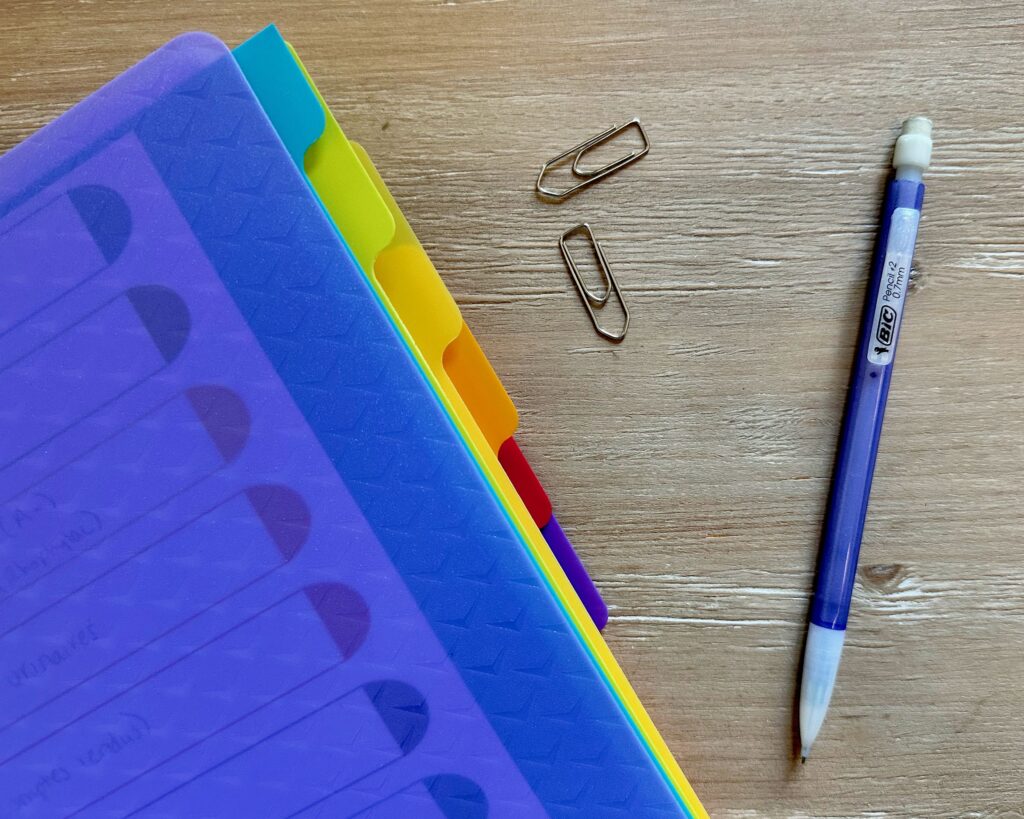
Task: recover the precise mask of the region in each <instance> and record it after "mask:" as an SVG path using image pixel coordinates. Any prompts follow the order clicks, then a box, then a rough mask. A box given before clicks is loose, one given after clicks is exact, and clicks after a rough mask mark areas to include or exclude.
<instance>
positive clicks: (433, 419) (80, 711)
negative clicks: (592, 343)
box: [0, 34, 699, 819]
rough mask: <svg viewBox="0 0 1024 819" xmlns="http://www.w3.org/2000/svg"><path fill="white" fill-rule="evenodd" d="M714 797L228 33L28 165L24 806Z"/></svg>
mask: <svg viewBox="0 0 1024 819" xmlns="http://www.w3.org/2000/svg"><path fill="white" fill-rule="evenodd" d="M694 811H699V805H698V806H697V808H693V807H692V805H689V804H688V803H687V801H686V800H684V799H683V797H681V796H680V795H679V794H678V793H677V792H676V791H675V790H674V789H673V788H672V787H670V785H669V784H668V781H667V779H666V776H665V774H664V772H663V771H662V770H661V768H660V767H659V765H658V764H656V763H655V761H654V759H653V758H652V756H651V754H650V751H649V749H648V747H647V745H646V744H645V743H644V741H643V740H642V739H641V737H640V736H639V735H638V732H637V730H636V728H635V726H634V725H633V723H632V722H631V720H630V719H629V718H628V717H627V715H626V714H625V713H624V711H623V709H622V707H621V705H620V703H619V701H618V699H617V698H616V696H615V695H614V694H613V692H612V691H611V689H610V687H609V685H608V683H607V681H606V679H605V678H604V676H603V675H602V673H601V672H600V670H599V669H598V667H597V666H596V664H595V662H594V659H593V657H592V656H591V655H590V653H589V652H588V651H587V650H586V648H585V647H584V645H583V644H582V643H581V641H580V640H579V635H578V634H577V632H576V631H575V629H574V627H573V625H572V624H571V623H570V621H569V620H568V618H567V617H566V614H565V612H564V610H563V608H562V606H561V605H560V603H559V602H558V600H557V599H556V598H555V597H554V596H553V595H552V594H551V591H550V589H549V587H548V585H547V583H546V582H545V580H544V579H543V577H542V575H541V574H540V572H539V571H538V569H537V567H536V566H535V565H534V563H533V561H532V560H531V558H530V556H529V554H528V553H527V552H526V551H525V550H524V549H523V548H522V545H521V543H520V542H519V540H518V539H517V537H516V535H515V533H514V530H513V529H512V527H511V525H510V523H509V521H508V520H507V518H506V516H505V515H504V513H503V512H502V510H501V508H500V506H499V505H498V503H497V502H496V499H495V498H494V496H493V494H492V492H491V490H490V489H489V487H488V485H487V483H486V482H485V481H484V479H483V478H482V476H481V474H480V472H479V469H478V468H477V466H476V464H475V463H474V462H473V460H472V459H471V457H470V456H469V454H468V453H467V451H466V449H465V447H464V445H463V444H462V442H461V441H460V439H459V437H458V435H457V434H456V432H455V430H454V429H453V427H452V425H451V422H450V420H449V419H448V417H447V416H446V415H445V414H444V412H443V411H442V409H441V407H440V405H439V404H438V402H437V399H436V396H434V395H433V393H432V392H431V391H430V389H429V386H428V385H427V383H426V381H425V380H424V377H423V374H422V373H421V372H420V371H419V370H418V368H417V366H416V364H415V362H414V360H413V359H412V357H411V356H410V354H409V350H408V349H407V348H406V347H405V346H404V344H403V342H402V341H401V339H400V337H399V336H398V335H397V333H396V331H395V328H394V327H393V326H392V324H391V323H390V321H389V319H388V318H387V316H386V314H385V313H384V311H383V310H382V309H381V306H380V304H379V302H378V301H377V300H376V298H375V296H374V295H373V293H372V291H371V290H370V289H369V287H368V286H367V284H366V282H365V281H364V279H363V277H362V275H361V273H360V271H359V269H358V267H357V266H356V264H355V262H354V261H353V260H352V258H351V256H350V254H349V253H348V250H347V248H346V247H345V245H344V243H343V241H342V240H341V239H340V238H339V236H338V234H337V233H336V231H335V230H334V228H333V226H332V225H331V224H330V222H329V221H328V220H327V219H326V218H325V216H324V214H323V213H322V211H321V209H320V207H319V205H318V203H317V201H316V199H315V197H314V196H313V195H312V193H311V192H310V190H309V188H308V187H307V186H306V184H305V182H304V180H303V178H302V176H301V175H300V174H299V172H298V171H297V169H296V167H295V165H294V163H293V160H292V157H291V156H289V154H288V152H287V150H286V149H285V147H284V146H283V145H282V143H281V141H280V140H279V139H278V137H277V134H276V133H275V131H274V129H273V128H272V127H271V125H270V123H269V122H268V120H267V118H266V116H265V115H264V113H263V111H262V109H261V108H260V106H259V104H258V102H257V101H256V99H255V97H254V96H253V93H252V91H251V89H250V87H249V85H248V84H247V82H246V81H245V79H244V78H243V76H242V74H241V73H240V71H239V69H238V66H237V65H236V63H235V61H234V59H233V58H232V57H231V55H230V54H229V52H228V51H227V49H226V48H225V47H224V46H223V45H222V44H221V43H220V42H219V41H217V40H215V39H214V38H212V37H209V36H207V35H198V34H197V35H187V36H184V37H181V38H178V39H176V40H174V41H172V42H171V43H170V44H168V45H167V46H165V47H164V48H162V49H160V50H159V51H157V52H156V53H154V54H153V55H151V56H150V57H149V58H147V59H146V60H145V61H143V62H142V63H140V64H139V65H138V66H136V67H135V68H133V69H131V70H129V71H128V72H126V73H125V74H124V75H122V76H121V77H119V78H118V79H117V80H115V81H114V82H113V83H111V84H110V85H108V86H106V87H105V88H103V89H101V90H100V91H98V92H97V93H96V94H94V95H93V96H91V97H90V98H88V99H87V100H85V101H84V102H83V103H81V104H80V105H79V106H77V107H75V108H74V109H72V110H71V111H69V112H68V113H67V114H65V115H64V116H62V117H61V118H60V119H58V120H57V121H56V122H54V123H53V124H51V125H50V126H48V127H47V128H45V129H43V130H42V131H40V132H39V133H38V134H36V135H35V136H33V137H32V138H31V139H29V140H28V141H26V142H25V143H23V144H22V145H20V146H18V147H17V148H15V149H14V150H13V151H12V152H10V153H9V154H8V155H6V156H5V157H3V158H2V159H0V816H4V817H8V816H9V817H12V819H21V817H26V818H31V819H38V818H40V817H45V819H50V817H58V816H59V817H71V816H80V817H115V816H116V817H129V816H131V817H135V816H138V817H154V818H155V817H168V819H169V818H170V817H175V818H176V819H178V818H180V817H188V818H189V819H200V817H245V818H246V819H259V818H260V817H268V819H269V818H270V817H281V818H282V819H283V817H314V816H331V817H357V816H358V817H396V818H397V817H402V819H409V817H428V819H429V817H505V816H508V817H526V816H544V815H551V816H564V817H623V819H625V817H655V818H656V817H669V816H680V815H691V814H692V813H693V812H694Z"/></svg>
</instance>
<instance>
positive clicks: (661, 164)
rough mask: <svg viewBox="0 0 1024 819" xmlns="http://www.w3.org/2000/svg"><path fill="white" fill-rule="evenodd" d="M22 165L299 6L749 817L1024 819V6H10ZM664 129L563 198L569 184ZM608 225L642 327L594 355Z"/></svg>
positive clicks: (640, 677) (600, 570)
mask: <svg viewBox="0 0 1024 819" xmlns="http://www.w3.org/2000/svg"><path fill="white" fill-rule="evenodd" d="M2 5H3V11H4V27H5V33H4V41H3V45H4V47H3V48H2V49H0V148H4V149H6V148H7V147H10V146H11V145H13V144H15V143H16V142H17V141H19V140H21V139H23V138H24V137H26V136H27V135H28V134H29V133H31V132H32V131H34V130H35V129H36V128H38V127H40V126H42V125H43V124H45V123H46V122H47V121H49V120H50V119H52V118H53V117H55V116H57V115H58V114H59V113H60V112H61V111H63V110H64V109H65V108H67V107H68V106H69V105H71V104H72V103H74V102H75V101H77V100H78V99H80V98H81V97H82V96H84V95H85V94H87V93H88V92H90V91H92V90H93V89H95V88H96V87H98V86H99V85H100V84H102V83H103V82H105V81H107V80H108V79H110V78H112V77H113V76H115V75H116V74H117V73H119V72H120V71H122V70H124V69H125V68H127V67H128V66H129V65H130V64H132V63H133V62H135V61H136V60H138V59H139V58H141V57H143V56H144V55H145V54H147V53H148V52H149V51H151V50H152V49H153V48H155V47H157V46H158V45H160V44H161V43H163V42H164V41H166V40H167V39H169V38H170V37H172V36H173V35H175V34H177V33H180V32H181V31H184V30H190V29H205V30H209V31H211V32H213V33H215V34H217V35H218V36H220V37H221V38H222V39H224V40H225V41H226V42H227V43H229V44H230V45H234V44H237V43H238V42H240V41H241V40H243V39H244V38H246V37H247V36H248V35H249V34H251V33H252V32H254V31H256V30H257V29H259V28H261V27H262V26H263V25H264V24H265V23H266V22H268V21H277V22H278V23H279V24H280V25H281V26H282V28H283V30H284V31H285V33H286V35H287V36H288V37H289V39H290V40H291V41H292V42H293V43H294V44H295V45H296V47H297V48H298V49H299V51H300V53H301V54H302V56H303V58H304V60H305V62H306V64H307V66H308V67H309V69H310V71H311V72H312V73H313V75H314V76H315V77H316V78H317V80H318V82H319V85H320V88H321V90H322V91H323V93H324V96H325V98H326V99H327V101H328V102H329V104H330V105H331V106H332V108H333V110H334V111H335V112H336V114H337V115H338V117H339V118H340V119H341V121H342V122H343V124H344V125H345V127H346V129H347V131H348V132H349V134H350V136H352V137H353V138H355V139H357V140H359V141H360V142H362V143H363V144H364V145H365V146H366V148H367V149H368V150H369V152H370V154H371V155H372V156H373V157H375V158H376V160H377V163H378V166H379V167H380V170H381V172H382V174H383V175H384V177H385V178H386V179H387V180H388V182H389V183H390V184H391V186H392V189H393V191H394V193H395V196H396V198H397V199H398V201H399V202H400V204H401V205H402V207H403V208H404V209H405V211H406V213H407V215H408V217H409V220H410V222H411V223H412V224H413V225H414V227H415V229H416V230H417V232H418V234H419V236H420V237H421V238H422V239H423V241H424V243H425V244H426V245H427V247H428V250H429V251H430V252H431V254H432V256H433V258H434V260H435V262H436V264H437V266H438V268H439V269H440V270H441V271H442V272H443V274H444V276H445V278H446V281H447V282H448V284H449V286H450V288H451V290H452V292H453V293H454V295H455V297H456V299H457V300H458V302H459V303H460V305H462V307H463V310H464V313H465V315H466V318H467V320H468V321H469V323H470V325H471V327H472V328H473V329H474V331H475V332H476V334H477V336H478V338H479V339H480V341H481V342H482V344H483V345H484V347H485V349H486V350H487V351H488V352H489V353H490V355H491V357H492V361H493V363H494V365H495V367H496V369H497V370H498V372H499V373H500V375H501V376H502V378H503V379H504V381H505V384H506V386H507V387H508V389H509V391H510V393H511V394H512V395H513V397H514V399H515V400H516V403H517V405H518V407H519V409H520V411H521V415H522V421H521V434H520V435H519V436H518V437H519V439H520V443H521V445H522V446H523V448H524V450H525V451H526V453H527V455H528V457H529V458H530V460H531V461H532V462H533V464H534V466H535V468H536V469H537V471H538V472H539V474H540V476H541V478H542V480H543V481H544V483H545V485H546V486H547V487H548V489H549V490H550V492H551V494H552V496H553V498H554V502H555V507H556V510H557V512H558V516H559V519H560V520H561V521H562V523H563V525H565V527H566V528H567V530H568V531H569V533H570V536H571V537H572V539H573V540H574V542H575V544H576V545H577V547H578V548H579V550H580V552H581V553H582V555H583V557H584V559H585V561H586V562H587V564H588V565H589V567H590V568H591V570H592V572H593V574H594V575H595V577H596V579H597V582H598V585H599V586H600V587H601V589H602V590H603V592H604V593H605V595H606V597H607V600H608V602H609V604H610V606H611V609H612V619H611V623H610V625H609V627H608V629H607V631H606V635H607V639H608V641H609V643H610V644H611V646H612V648H613V650H614V651H615V653H616V654H617V656H618V657H619V659H620V661H621V663H622V665H623V666H624V668H625V669H626V671H627V673H628V674H629V675H630V677H631V679H632V681H633V683H634V685H635V687H636V688H637V690H638V692H639V694H640V696H641V698H642V699H643V700H644V701H645V703H646V704H647V707H648V709H649V710H650V711H651V713H652V715H653V716H654V719H655V721H656V722H657V723H658V725H659V726H660V728H661V730H662V732H663V733H664V735H665V737H666V739H667V741H668V743H669V745H670V747H672V749H673V750H674V752H675V753H676V755H677V757H678V758H679V759H680V761H681V763H682V765H683V767H684V769H685V770H686V771H687V773H688V775H689V776H690V778H691V780H692V782H693V784H694V786H695V788H696V789H697V791H698V793H699V794H700V795H701V797H702V798H703V800H704V801H705V803H706V805H707V807H708V809H709V810H710V812H711V813H712V815H715V816H723V817H737V818H738V817H760V816H765V817H773V816H780V817H781V816H794V817H807V816H828V817H840V816H842V817H846V816H855V817H867V816H870V817H888V816H915V817H932V816H1021V815H1022V813H1024V553H1022V550H1024V523H1022V512H1021V510H1022V502H1024V493H1022V490H1021V486H1022V480H1024V474H1022V456H1024V420H1022V419H1024V400H1022V394H1024V388H1022V384H1024V321H1022V310H1024V184H1022V180H1024V150H1022V142H1024V93H1022V89H1024V84H1022V80H1024V76H1022V70H1021V64H1022V60H1021V55H1022V46H1024V20H1022V17H1024V10H1022V7H1021V5H1020V4H1019V3H1017V2H1005V3H1004V2H997V1H996V0H993V1H992V2H989V3H977V2H972V3H951V2H949V1H948V0H908V2H906V3H903V4H892V3H887V2H881V0H859V1H856V2H855V1H854V0H843V2H835V3H831V4H822V3H820V2H812V0H788V1H787V2H778V3H767V2H765V3H748V2H739V0H736V2H729V1H727V0H718V2H708V3H696V2H675V0H648V1H647V2H604V1H603V0H602V1H601V2H595V1H594V0H566V1H565V2H525V1H524V0H507V1H506V2H501V1H500V0H492V2H487V0H478V1H477V2H474V1H473V0H447V2H443V1H442V0H436V1H435V0H362V2H357V0H340V1H332V2H327V0H318V1H317V2H304V0H274V1H273V2H270V0H218V1H217V2H209V3H207V2H203V3H192V2H175V3H165V2H163V0H146V1H145V2H132V3H117V4H107V3H101V2H88V0H82V2H40V0H3V3H2ZM915 113H927V114H928V115H930V116H931V117H932V118H933V119H934V121H935V127H936V131H935V137H936V150H935V157H934V170H933V172H932V173H931V174H930V175H929V178H928V181H929V190H928V196H927V202H926V207H925V215H924V221H923V224H922V228H921V239H920V244H919V248H918V256H917V267H918V269H919V271H920V279H919V286H918V287H917V288H916V292H915V293H914V295H913V297H912V299H911V302H910V307H909V311H908V314H907V317H906V322H905V326H904V329H903V334H902V343H901V349H900V356H899V363H898V366H897V374H896V376H895V379H894V384H893V391H892V396H891V401H890V408H889V415H888V419H887V425H886V431H885V435H884V437H883V442H882V452H881V455H880V458H879V464H878V478H877V481H876V488H875V498H876V499H877V498H884V504H883V503H877V502H876V503H875V505H874V508H873V509H872V511H871V515H870V519H869V522H868V527H867V532H866V536H865V542H864V548H863V554H862V566H861V572H860V583H859V586H858V590H857V595H856V600H855V604H854V611H853V615H852V621H851V632H850V638H849V643H848V650H847V653H846V658H845V660H844V665H843V668H842V671H841V679H840V682H839V687H838V690H837V693H836V698H835V700H834V703H833V708H832V712H831V714H830V719H829V721H828V723H827V724H826V727H825V730H824V733H823V736H822V738H821V740H820V742H819V746H818V747H816V749H815V758H814V759H813V760H811V761H810V762H809V763H808V765H807V766H805V767H803V768H802V769H801V768H800V767H799V766H795V765H794V764H793V710H794V708H793V701H794V695H795V689H796V668H797V663H798V658H799V653H800V648H801V644H802V638H803V632H804V623H805V617H806V614H807V608H808V596H809V591H810V586H811V579H812V568H813V565H814V561H815V556H816V548H817V543H818V538H819V532H820V526H821V521H822V514H823V511H824V504H825V498H826V493H827V489H828V480H829V474H830V470H831V466H832V459H833V457H834V452H835V446H836V439H837V434H838V423H839V418H840V412H841V407H842V403H843V398H844V390H845V383H846V379H847V377H848V373H849V368H850V363H851V357H852V351H853V344H854V333H855V329H856V326H857V322H858V320H859V316H860V309H861V300H862V297H863V293H864V287H865V278H866V272H867V269H868V263H869V254H870V252H871V246H872V242H873V238H874V231H875V223H876V218H877V213H878V209H879V207H880V204H881V193H882V185H883V180H884V178H885V174H886V165H887V162H888V159H889V156H890V152H891V148H892V144H893V140H894V137H895V135H896V130H897V128H898V125H899V123H900V121H901V119H902V118H903V117H904V116H906V115H910V114H915ZM634 115H635V116H640V117H641V118H642V119H643V121H644V123H645V124H647V126H648V128H649V132H650V135H651V139H652V142H653V146H654V147H653V149H652V151H651V153H650V155H649V156H648V157H647V158H645V159H643V160H642V161H641V162H639V163H638V164H637V165H635V166H633V167H632V168H630V169H628V170H626V171H624V172H623V173H621V174H620V175H618V176H617V177H615V178H613V179H611V180H608V181H605V182H602V183H601V184H599V185H598V186H596V187H595V188H593V189H591V190H589V191H586V192H585V193H583V194H581V195H580V196H578V197H576V198H575V199H573V200H571V201H570V202H567V203H565V204H562V205H550V204H545V203H542V202H540V201H538V200H537V199H536V198H535V197H534V195H533V193H532V185H533V180H534V176H535V173H536V169H537V168H538V166H539V165H540V163H541V162H542V161H543V160H544V159H546V158H548V157H549V156H551V155H553V154H555V153H557V152H558V151H559V150H561V149H563V148H565V147H568V146H569V145H572V144H574V143H575V142H577V141H579V140H580V139H582V138H584V137H586V136H588V135H589V134H592V133H596V132H597V131H598V130H600V129H602V128H604V127H606V126H607V125H609V124H612V123H615V122H619V121H624V120H626V119H628V118H629V117H632V116H634ZM583 220H588V221H589V222H591V223H592V224H593V226H594V229H595V231H596V232H597V234H598V236H599V237H600V238H601V239H603V241H604V243H605V249H606V252H607V254H608V256H609V259H610V260H611V262H612V263H613V265H614V266H615V270H616V272H617V274H618V275H619V278H620V281H621V283H622V285H623V287H624V289H625V291H626V293H627V298H628V300H629V304H630V306H631V308H632V311H633V324H632V326H631V329H630V332H629V336H628V338H627V339H626V341H625V343H624V344H622V345H621V346H619V347H613V346H610V345H608V344H606V343H604V342H602V341H601V340H600V339H598V338H597V336H595V335H594V333H593V332H592V330H591V329H590V326H589V324H588V322H587V319H586V316H585V314H584V312H583V309H582V307H581V305H580V304H579V302H578V300H577V298H576V296H575V293H574V292H573V291H572V289H571V285H570V283H569V280H568V277H567V276H566V273H565V271H564V269H563V267H562V263H561V260H560V257H559V255H558V252H557V249H556V239H557V237H558V235H559V234H560V233H561V232H562V230H564V229H565V228H567V227H570V226H571V225H573V224H575V223H576V222H577V221H583Z"/></svg>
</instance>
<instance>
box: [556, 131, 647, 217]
mask: <svg viewBox="0 0 1024 819" xmlns="http://www.w3.org/2000/svg"><path fill="white" fill-rule="evenodd" d="M631 129H635V130H636V131H637V132H638V133H639V134H640V139H641V140H643V142H642V144H641V146H640V147H639V148H635V149H634V150H632V151H630V152H629V153H628V154H625V155H624V156H620V157H619V158H618V159H613V160H612V161H611V162H609V163H607V164H606V165H602V166H601V167H599V168H586V167H584V166H583V162H584V159H585V157H586V155H587V154H588V153H590V152H591V151H592V150H594V149H595V148H597V147H598V146H600V145H604V144H605V143H606V142H611V141H612V140H613V139H616V138H617V137H619V136H621V135H622V134H624V133H626V132H627V131H629V130H631ZM649 150H651V142H650V140H649V139H648V138H647V132H646V131H645V130H644V126H643V125H641V124H640V120H639V119H636V118H633V119H631V120H629V122H626V123H623V124H622V125H613V126H612V127H611V128H609V129H608V130H606V131H602V132H601V133H600V134H598V135H597V136H594V137H591V138H590V139H587V140H584V141H583V142H581V143H580V144H579V145H574V146H573V147H572V148H570V149H569V150H567V151H563V152H562V153H560V154H559V155H558V156H556V157H554V158H553V159H549V160H548V161H547V162H545V163H544V164H543V165H542V166H541V169H540V173H539V174H538V175H537V183H536V189H537V193H538V194H540V195H541V196H543V197H545V198H547V199H553V200H555V201H558V202H561V201H562V200H564V199H568V198H569V197H570V196H572V195H573V194H575V193H578V192H579V191H581V190H583V189H584V188H586V187H588V186H589V185H593V184H594V183H595V182H600V181H601V180H602V179H604V178H605V177H606V176H610V175H611V174H613V173H615V172H616V171H620V170H622V169H623V168H625V167H626V166H627V165H632V164H633V163H634V162H636V161H637V160H638V159H640V158H641V157H643V156H644V155H645V154H646V153H647V152H648V151H649ZM570 157H571V158H572V167H571V168H570V170H571V171H572V175H573V178H574V179H577V180H579V181H578V182H576V184H574V185H571V186H570V187H568V188H564V189H563V190H555V189H553V188H548V187H545V186H544V177H545V176H547V174H548V172H549V171H550V170H551V169H552V168H554V167H556V166H559V165H562V164H563V163H565V161H566V160H568V159H569V158H570Z"/></svg>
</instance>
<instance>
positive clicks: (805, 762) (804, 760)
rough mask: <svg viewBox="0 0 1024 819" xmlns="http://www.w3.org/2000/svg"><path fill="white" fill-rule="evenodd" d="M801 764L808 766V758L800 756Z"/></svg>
mask: <svg viewBox="0 0 1024 819" xmlns="http://www.w3.org/2000/svg"><path fill="white" fill-rule="evenodd" d="M800 764H801V765H806V764H807V757H805V756H804V755H803V754H801V755H800Z"/></svg>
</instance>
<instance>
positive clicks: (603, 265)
mask: <svg viewBox="0 0 1024 819" xmlns="http://www.w3.org/2000/svg"><path fill="white" fill-rule="evenodd" d="M577 233H580V234H583V235H585V236H586V237H587V240H588V241H589V242H590V246H591V247H592V248H593V249H594V256H595V257H596V258H597V266H598V270H599V271H600V273H601V277H602V278H603V279H604V293H603V294H600V293H597V292H595V291H594V290H591V289H590V288H589V287H588V286H587V284H586V282H584V281H583V277H582V276H581V275H580V270H579V268H578V267H577V266H576V260H575V259H573V257H572V253H570V252H569V245H568V240H569V238H570V237H571V236H573V235H574V234H577ZM558 249H559V250H561V251H562V258H563V259H565V266H566V267H567V268H569V275H570V276H571V277H572V283H573V284H574V285H576V291H577V292H578V293H579V294H580V299H581V300H582V302H583V306H584V307H585V308H586V309H587V315H589V316H590V323H591V324H593V325H594V329H595V330H597V334H598V335H599V336H601V337H602V338H606V339H608V340H609V341H611V342H612V343H614V344H618V343H619V342H620V341H622V340H623V339H624V338H625V337H626V330H628V329H629V308H628V307H626V300H625V299H624V298H623V297H622V291H621V290H620V289H619V283H618V282H617V281H616V280H615V276H614V275H613V274H612V269H611V266H610V265H609V264H608V259H607V258H606V257H605V255H604V250H603V249H602V247H601V243H600V242H599V241H597V237H596V236H594V231H593V230H591V228H590V225H589V224H588V223H586V222H584V223H583V224H581V225H576V226H575V227H571V228H569V229H568V230H567V231H566V232H565V233H563V234H562V235H561V237H560V238H559V240H558ZM612 293H615V296H616V298H617V299H618V300H619V304H620V305H622V314H623V316H624V318H623V321H622V329H621V330H620V331H619V332H617V333H615V332H612V331H611V330H609V329H607V328H606V327H604V326H603V325H602V324H601V322H600V321H599V320H598V317H597V313H596V312H595V311H594V308H595V307H596V308H598V309H602V308H604V307H605V306H606V305H607V304H608V299H609V298H610V297H611V294H612Z"/></svg>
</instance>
